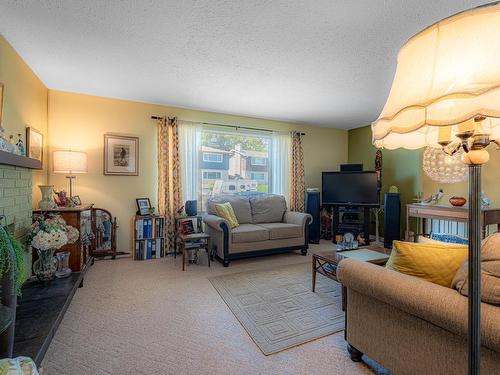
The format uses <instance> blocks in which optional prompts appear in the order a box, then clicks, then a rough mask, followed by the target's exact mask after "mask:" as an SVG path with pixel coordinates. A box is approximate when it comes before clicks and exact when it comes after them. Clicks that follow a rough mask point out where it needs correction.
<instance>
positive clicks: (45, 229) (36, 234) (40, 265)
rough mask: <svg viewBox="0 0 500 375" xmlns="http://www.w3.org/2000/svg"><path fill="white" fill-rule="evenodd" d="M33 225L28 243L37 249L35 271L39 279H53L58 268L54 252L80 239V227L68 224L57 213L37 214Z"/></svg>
mask: <svg viewBox="0 0 500 375" xmlns="http://www.w3.org/2000/svg"><path fill="white" fill-rule="evenodd" d="M34 219H35V221H34V222H33V224H32V225H31V232H30V235H29V240H28V243H29V244H30V245H31V246H32V247H33V248H35V249H36V251H37V254H38V259H37V260H36V261H35V262H34V263H33V272H34V274H35V275H36V277H37V278H38V279H39V280H52V279H53V278H54V274H55V272H56V268H57V259H56V258H54V252H55V251H56V250H58V249H60V248H61V247H63V246H64V245H66V244H71V243H75V242H76V241H77V240H78V237H79V232H78V229H76V228H74V227H72V226H70V225H66V222H65V221H64V219H63V218H62V217H61V216H60V215H57V214H50V215H48V216H47V217H45V216H44V215H37V216H35V217H34Z"/></svg>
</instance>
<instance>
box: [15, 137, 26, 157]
mask: <svg viewBox="0 0 500 375" xmlns="http://www.w3.org/2000/svg"><path fill="white" fill-rule="evenodd" d="M17 137H18V140H17V143H16V146H17V151H18V153H19V155H22V156H26V149H25V148H24V141H23V136H22V135H21V133H19V134H18V135H17Z"/></svg>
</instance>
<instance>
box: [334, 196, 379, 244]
mask: <svg viewBox="0 0 500 375" xmlns="http://www.w3.org/2000/svg"><path fill="white" fill-rule="evenodd" d="M370 208H371V207H369V206H333V219H332V242H333V243H335V244H336V243H337V238H336V237H337V235H338V234H344V233H346V232H351V233H353V234H354V235H355V236H357V235H358V234H360V233H362V234H363V237H364V238H365V241H366V244H365V245H369V244H370ZM341 213H342V221H341V220H340V219H341V218H340V214H341ZM350 213H351V214H356V213H357V214H358V215H359V214H360V213H362V215H363V218H362V219H359V216H358V219H357V220H348V221H344V216H345V215H346V214H350Z"/></svg>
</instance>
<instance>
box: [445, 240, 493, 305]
mask: <svg viewBox="0 0 500 375" xmlns="http://www.w3.org/2000/svg"><path fill="white" fill-rule="evenodd" d="M468 267H469V265H468V262H467V259H466V260H465V262H464V263H463V264H462V266H461V267H460V269H459V270H458V272H457V274H456V275H455V278H454V279H453V283H452V287H453V288H455V289H456V290H458V291H459V292H460V294H462V295H464V296H468V295H469V283H468V280H469V277H468ZM481 300H482V301H483V302H486V303H490V304H493V305H500V233H495V234H492V235H491V236H488V237H487V238H486V239H485V240H484V241H483V244H482V246H481Z"/></svg>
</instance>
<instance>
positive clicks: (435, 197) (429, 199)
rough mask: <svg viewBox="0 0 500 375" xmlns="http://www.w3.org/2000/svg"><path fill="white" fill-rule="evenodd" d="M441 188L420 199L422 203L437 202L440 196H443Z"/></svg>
mask: <svg viewBox="0 0 500 375" xmlns="http://www.w3.org/2000/svg"><path fill="white" fill-rule="evenodd" d="M443 195H444V193H443V189H439V191H438V192H437V193H436V194H432V195H431V196H430V197H428V198H425V199H422V204H428V205H433V204H437V203H438V202H439V201H440V200H441V198H443Z"/></svg>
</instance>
